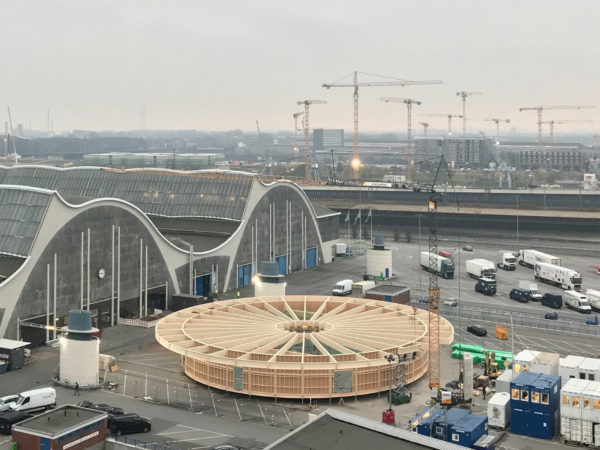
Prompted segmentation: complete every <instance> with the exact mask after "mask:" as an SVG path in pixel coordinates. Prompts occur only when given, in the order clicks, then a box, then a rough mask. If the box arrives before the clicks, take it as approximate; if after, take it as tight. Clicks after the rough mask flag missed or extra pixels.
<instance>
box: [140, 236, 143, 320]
mask: <svg viewBox="0 0 600 450" xmlns="http://www.w3.org/2000/svg"><path fill="white" fill-rule="evenodd" d="M143 252H144V240H143V239H142V238H140V319H141V318H142V316H143V309H142V308H143V306H144V305H142V301H143V299H142V295H143V292H144V291H143V289H144V286H143V283H144V272H143V271H142V267H143V263H144V253H143Z"/></svg>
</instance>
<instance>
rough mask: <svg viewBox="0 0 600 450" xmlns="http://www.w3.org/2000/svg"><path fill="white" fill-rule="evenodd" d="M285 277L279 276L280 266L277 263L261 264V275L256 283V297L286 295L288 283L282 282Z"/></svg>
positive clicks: (266, 262)
mask: <svg viewBox="0 0 600 450" xmlns="http://www.w3.org/2000/svg"><path fill="white" fill-rule="evenodd" d="M282 278H283V275H280V274H279V264H278V263H277V262H276V261H263V262H261V263H260V273H259V274H257V275H256V277H255V279H254V280H253V282H254V296H255V297H264V296H274V295H285V286H286V283H285V282H283V281H282Z"/></svg>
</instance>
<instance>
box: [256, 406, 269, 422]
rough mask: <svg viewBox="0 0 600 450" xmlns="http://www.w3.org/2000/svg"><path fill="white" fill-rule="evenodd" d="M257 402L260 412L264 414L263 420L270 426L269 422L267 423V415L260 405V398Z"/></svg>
mask: <svg viewBox="0 0 600 450" xmlns="http://www.w3.org/2000/svg"><path fill="white" fill-rule="evenodd" d="M256 404H257V405H258V409H260V413H261V414H262V416H263V420H264V421H265V425H266V426H269V424H268V423H267V418H266V417H265V413H264V412H263V410H262V408H261V407H260V402H259V401H258V400H256Z"/></svg>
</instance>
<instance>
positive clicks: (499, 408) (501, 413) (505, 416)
mask: <svg viewBox="0 0 600 450" xmlns="http://www.w3.org/2000/svg"><path fill="white" fill-rule="evenodd" d="M487 417H488V424H489V426H490V427H497V428H502V429H505V428H506V426H507V425H508V424H509V423H510V394H509V393H508V392H496V393H495V394H494V395H493V396H492V398H490V401H489V402H488V406H487Z"/></svg>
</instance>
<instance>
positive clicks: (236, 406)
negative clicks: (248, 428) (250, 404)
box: [233, 395, 244, 420]
mask: <svg viewBox="0 0 600 450" xmlns="http://www.w3.org/2000/svg"><path fill="white" fill-rule="evenodd" d="M233 401H234V402H235V409H237V412H238V416H240V420H244V419H242V413H241V412H240V408H238V404H237V400H236V399H235V395H234V396H233Z"/></svg>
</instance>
